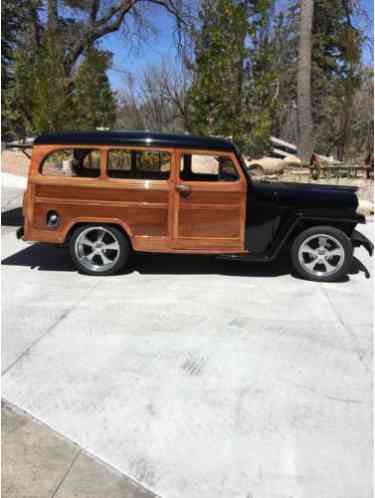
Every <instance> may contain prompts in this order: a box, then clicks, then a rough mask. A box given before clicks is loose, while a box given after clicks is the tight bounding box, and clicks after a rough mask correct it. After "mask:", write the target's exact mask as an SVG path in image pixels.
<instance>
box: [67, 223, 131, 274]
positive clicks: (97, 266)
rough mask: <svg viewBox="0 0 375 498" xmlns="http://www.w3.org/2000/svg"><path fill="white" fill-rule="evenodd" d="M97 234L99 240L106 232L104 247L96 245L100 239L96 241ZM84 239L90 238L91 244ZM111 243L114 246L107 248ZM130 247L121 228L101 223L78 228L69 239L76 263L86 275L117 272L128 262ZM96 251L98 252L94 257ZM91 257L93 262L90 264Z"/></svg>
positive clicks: (71, 252)
mask: <svg viewBox="0 0 375 498" xmlns="http://www.w3.org/2000/svg"><path fill="white" fill-rule="evenodd" d="M95 234H98V240H99V238H100V236H101V234H104V235H103V237H102V241H103V242H101V244H102V247H100V246H99V247H98V248H96V247H95V245H98V244H99V242H98V240H97V241H95ZM84 240H89V242H90V245H87V246H86V244H85V243H84V242H83V241H84ZM91 244H92V245H91ZM109 245H111V246H112V247H111V248H108V249H106V246H109ZM113 246H115V247H113ZM130 249H131V248H130V244H129V241H128V239H127V237H126V236H125V235H124V233H123V232H122V231H121V230H120V229H118V228H116V227H113V226H111V225H105V224H100V223H98V224H92V225H91V224H90V225H83V226H80V227H78V228H76V229H75V230H74V232H73V234H72V236H71V238H70V241H69V250H70V254H71V256H72V259H73V261H74V264H75V265H76V267H77V268H78V270H79V271H80V272H82V273H85V274H86V275H97V276H98V275H103V276H105V275H113V274H115V273H117V272H118V271H119V270H121V268H123V266H124V265H125V263H126V262H127V260H128V258H129V254H130ZM96 251H99V253H97V252H96ZM85 252H87V254H85ZM94 252H96V253H95V254H94V257H93V258H92V254H93V253H94ZM90 257H91V264H89V258H90ZM105 261H110V263H105Z"/></svg>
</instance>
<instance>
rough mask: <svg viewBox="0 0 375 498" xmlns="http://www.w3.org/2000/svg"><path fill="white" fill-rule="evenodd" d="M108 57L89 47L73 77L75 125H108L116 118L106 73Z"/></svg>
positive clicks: (82, 126)
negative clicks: (74, 77)
mask: <svg viewBox="0 0 375 498" xmlns="http://www.w3.org/2000/svg"><path fill="white" fill-rule="evenodd" d="M111 59H112V56H111V54H110V53H108V52H100V51H99V50H96V49H90V50H89V51H88V53H87V54H86V57H85V59H84V61H83V62H82V64H81V65H80V67H79V69H78V73H77V77H76V79H75V96H74V104H75V105H74V111H75V113H76V119H75V124H76V128H82V129H88V128H92V129H95V128H97V127H109V128H110V127H112V126H113V125H114V122H115V119H116V99H115V96H114V94H113V92H112V90H111V86H110V83H109V80H108V76H107V73H106V71H107V69H108V68H109V66H110V63H111Z"/></svg>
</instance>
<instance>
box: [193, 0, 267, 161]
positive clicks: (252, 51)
mask: <svg viewBox="0 0 375 498" xmlns="http://www.w3.org/2000/svg"><path fill="white" fill-rule="evenodd" d="M271 6H272V2H271V1H267V0H264V1H262V2H259V1H258V2H257V1H239V0H204V1H203V2H202V6H201V10H200V19H201V27H200V29H199V30H198V31H197V32H196V33H195V36H194V39H195V67H194V77H193V84H192V89H191V95H190V97H191V104H192V128H193V131H195V132H197V133H200V134H204V135H207V134H212V135H222V136H226V137H231V138H232V139H233V140H234V141H235V142H236V143H237V144H238V145H239V146H240V147H241V149H242V150H243V151H244V152H246V153H251V154H256V155H261V154H262V153H264V152H265V151H266V149H267V147H268V146H269V136H270V131H271V124H272V114H273V110H274V107H275V105H276V101H275V99H274V98H273V96H274V83H275V81H276V75H275V73H274V72H273V71H272V67H271V58H270V55H271V51H270V48H271V46H270V44H269V40H268V36H267V27H268V26H267V23H268V15H269V13H270V9H271Z"/></svg>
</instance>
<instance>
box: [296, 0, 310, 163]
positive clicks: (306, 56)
mask: <svg viewBox="0 0 375 498" xmlns="http://www.w3.org/2000/svg"><path fill="white" fill-rule="evenodd" d="M313 15H314V0H302V1H301V20H300V32H299V45H298V79H297V91H298V135H299V137H298V154H299V156H300V158H301V159H302V161H303V162H309V161H310V158H311V155H312V153H313V120H312V112H311V45H312V40H311V39H312V23H313Z"/></svg>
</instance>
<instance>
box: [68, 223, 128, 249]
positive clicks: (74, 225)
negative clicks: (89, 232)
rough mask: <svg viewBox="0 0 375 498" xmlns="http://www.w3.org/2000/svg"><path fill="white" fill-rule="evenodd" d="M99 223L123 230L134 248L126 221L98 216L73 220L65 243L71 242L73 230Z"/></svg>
mask: <svg viewBox="0 0 375 498" xmlns="http://www.w3.org/2000/svg"><path fill="white" fill-rule="evenodd" d="M98 224H101V225H107V226H112V227H115V228H117V229H119V230H121V232H122V233H123V234H124V235H125V237H126V238H127V240H128V242H129V244H130V247H131V249H133V244H132V232H131V230H130V228H129V226H128V225H127V224H126V223H124V222H123V221H121V220H118V219H107V218H103V219H101V218H96V219H92V218H88V219H84V218H79V219H77V220H74V221H72V223H70V225H69V227H68V229H67V230H66V233H65V238H64V244H69V242H70V239H71V237H72V235H73V232H74V231H75V230H76V229H77V228H79V227H82V226H86V225H98Z"/></svg>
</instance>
